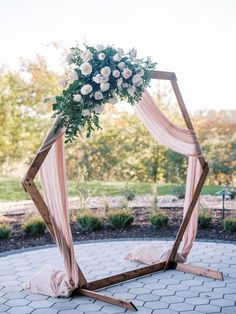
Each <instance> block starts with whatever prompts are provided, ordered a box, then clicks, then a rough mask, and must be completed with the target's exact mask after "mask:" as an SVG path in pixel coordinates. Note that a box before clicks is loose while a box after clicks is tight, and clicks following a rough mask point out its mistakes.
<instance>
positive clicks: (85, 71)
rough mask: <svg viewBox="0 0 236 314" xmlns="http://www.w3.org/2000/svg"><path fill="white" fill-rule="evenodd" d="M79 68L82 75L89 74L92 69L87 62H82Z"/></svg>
mask: <svg viewBox="0 0 236 314" xmlns="http://www.w3.org/2000/svg"><path fill="white" fill-rule="evenodd" d="M79 68H80V70H81V72H82V74H83V75H89V74H91V73H92V70H93V68H92V66H91V64H90V63H88V62H83V63H82V64H81V66H80V67H79Z"/></svg>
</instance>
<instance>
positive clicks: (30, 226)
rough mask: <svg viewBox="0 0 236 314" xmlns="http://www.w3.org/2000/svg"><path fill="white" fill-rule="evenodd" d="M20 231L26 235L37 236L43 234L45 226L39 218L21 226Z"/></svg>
mask: <svg viewBox="0 0 236 314" xmlns="http://www.w3.org/2000/svg"><path fill="white" fill-rule="evenodd" d="M22 229H23V231H24V232H25V233H26V234H27V235H31V236H37V235H43V234H44V233H45V230H46V225H45V223H44V221H43V220H42V219H41V218H31V219H29V220H28V221H26V222H25V223H24V224H23V226H22Z"/></svg>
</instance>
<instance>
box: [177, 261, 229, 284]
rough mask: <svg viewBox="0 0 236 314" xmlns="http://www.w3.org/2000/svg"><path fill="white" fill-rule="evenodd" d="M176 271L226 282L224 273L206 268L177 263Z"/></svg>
mask: <svg viewBox="0 0 236 314" xmlns="http://www.w3.org/2000/svg"><path fill="white" fill-rule="evenodd" d="M175 269H176V270H178V271H183V272H185V273H190V274H194V275H197V276H204V277H208V278H212V279H216V280H224V276H223V273H222V272H220V271H217V270H212V269H209V268H205V267H200V266H193V265H189V264H182V263H176V268H175Z"/></svg>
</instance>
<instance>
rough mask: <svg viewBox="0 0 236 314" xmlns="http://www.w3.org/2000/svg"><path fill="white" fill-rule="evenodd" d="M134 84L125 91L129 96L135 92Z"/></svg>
mask: <svg viewBox="0 0 236 314" xmlns="http://www.w3.org/2000/svg"><path fill="white" fill-rule="evenodd" d="M135 90H136V88H135V86H131V87H129V88H128V89H127V92H128V93H129V95H130V96H134V93H135Z"/></svg>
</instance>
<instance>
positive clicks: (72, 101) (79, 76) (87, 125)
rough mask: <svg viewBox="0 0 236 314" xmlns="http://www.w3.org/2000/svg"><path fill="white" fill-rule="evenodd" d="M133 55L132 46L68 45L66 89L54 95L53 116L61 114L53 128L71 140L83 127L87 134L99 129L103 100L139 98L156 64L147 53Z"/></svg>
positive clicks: (104, 101) (64, 82)
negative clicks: (69, 48)
mask: <svg viewBox="0 0 236 314" xmlns="http://www.w3.org/2000/svg"><path fill="white" fill-rule="evenodd" d="M136 55H137V52H136V50H135V49H134V48H133V49H132V50H130V51H129V52H128V53H124V51H123V50H122V49H120V48H119V49H116V48H114V47H111V46H107V47H104V46H102V45H99V46H96V47H90V46H88V45H85V49H83V50H82V49H80V48H78V47H75V48H71V51H70V54H69V55H68V56H67V62H68V63H69V65H70V68H71V69H70V73H69V75H68V78H67V79H66V80H65V81H63V86H64V88H65V89H64V90H63V92H62V94H61V95H59V96H56V97H54V98H53V99H54V101H53V110H54V115H53V117H57V116H58V115H60V119H58V123H57V125H56V128H57V129H58V128H61V127H64V128H65V131H66V142H72V141H73V140H74V139H75V138H76V136H77V135H78V133H80V132H81V131H82V130H83V129H86V130H87V137H89V136H90V135H91V133H92V131H94V130H95V129H101V127H100V123H99V115H100V113H101V112H102V110H103V107H104V104H106V103H111V104H115V103H117V102H118V100H127V101H128V102H129V103H130V104H132V105H134V104H135V103H136V102H138V101H139V100H140V98H141V95H142V92H143V91H144V89H145V87H147V86H148V85H149V82H150V70H152V69H154V68H155V65H156V64H155V63H153V62H152V61H151V60H150V58H149V57H148V58H142V59H137V57H136Z"/></svg>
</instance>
